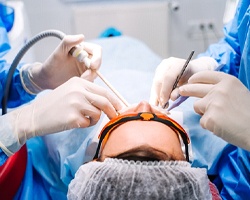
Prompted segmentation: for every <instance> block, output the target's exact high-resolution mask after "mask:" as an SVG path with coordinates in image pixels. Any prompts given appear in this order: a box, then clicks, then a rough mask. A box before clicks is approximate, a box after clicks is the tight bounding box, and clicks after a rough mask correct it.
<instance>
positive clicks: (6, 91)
mask: <svg viewBox="0 0 250 200" xmlns="http://www.w3.org/2000/svg"><path fill="white" fill-rule="evenodd" d="M50 36H53V37H57V38H59V39H61V40H62V39H63V37H64V36H65V34H64V33H63V32H61V31H58V30H47V31H43V32H41V33H39V34H37V35H36V36H34V37H33V38H32V39H30V40H29V41H28V42H27V43H26V44H25V45H24V46H23V47H22V49H21V50H20V51H19V52H18V54H17V55H16V57H15V59H14V60H13V62H12V64H11V66H10V69H9V72H8V75H7V79H6V83H5V87H4V95H3V98H2V115H4V114H6V113H7V103H8V98H9V93H10V91H9V90H10V85H11V80H12V77H13V74H14V72H15V69H16V67H17V66H18V64H19V62H20V60H21V59H22V57H23V56H24V54H25V53H26V52H27V51H28V50H29V49H30V47H32V46H33V45H34V44H35V43H37V42H38V41H40V40H41V39H43V38H45V37H50Z"/></svg>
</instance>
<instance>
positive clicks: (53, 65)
mask: <svg viewBox="0 0 250 200" xmlns="http://www.w3.org/2000/svg"><path fill="white" fill-rule="evenodd" d="M83 40H84V36H83V35H66V36H65V37H64V39H63V40H62V42H61V43H60V44H59V46H58V47H57V48H56V49H55V51H54V52H53V53H52V54H51V56H49V58H48V59H47V60H46V61H45V62H44V63H33V64H27V65H25V66H23V67H22V69H21V73H20V74H21V79H22V83H23V86H24V88H25V89H26V91H27V92H29V93H31V94H37V93H38V92H40V91H42V90H44V89H54V88H56V87H58V86H59V85H61V84H62V83H64V82H65V81H67V80H69V79H70V78H71V77H74V76H78V77H80V76H82V75H83V73H84V72H85V71H86V70H87V67H86V66H85V65H84V63H83V62H79V61H78V60H77V59H76V58H74V57H73V56H72V55H70V54H69V51H70V49H71V48H72V47H74V46H76V45H78V44H79V43H81V46H82V47H83V48H84V50H85V51H86V52H87V53H88V54H89V59H90V68H91V69H99V67H100V65H101V56H102V49H101V47H100V46H99V45H96V44H92V43H87V42H83ZM87 71H88V72H86V73H85V74H84V75H83V76H84V78H86V79H87V80H90V81H93V80H94V78H95V77H96V73H94V72H93V71H92V70H87Z"/></svg>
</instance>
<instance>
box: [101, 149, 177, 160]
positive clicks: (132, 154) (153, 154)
mask: <svg viewBox="0 0 250 200" xmlns="http://www.w3.org/2000/svg"><path fill="white" fill-rule="evenodd" d="M103 157H105V158H106V157H109V158H118V159H123V160H134V161H160V160H165V161H169V160H176V159H175V158H174V156H173V155H170V154H168V153H166V152H163V151H160V150H159V149H155V148H153V147H151V146H149V145H142V146H138V147H135V148H133V149H129V150H127V151H125V152H122V153H119V154H117V155H104V156H101V160H102V158H103Z"/></svg>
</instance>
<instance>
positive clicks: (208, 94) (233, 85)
mask: <svg viewBox="0 0 250 200" xmlns="http://www.w3.org/2000/svg"><path fill="white" fill-rule="evenodd" d="M188 83H189V84H187V85H185V86H181V87H180V88H179V92H180V95H182V96H194V97H199V98H201V99H199V100H198V101H196V102H195V104H194V110H195V112H197V113H198V114H200V115H201V116H202V117H201V119H200V124H201V126H202V127H203V128H205V129H208V130H210V131H212V132H213V133H214V134H216V135H217V136H219V137H221V138H222V139H224V140H226V141H227V142H229V143H231V144H234V145H236V146H239V147H242V148H244V149H246V150H248V151H250V123H249V122H250V112H249V110H250V92H249V90H248V89H247V88H246V87H245V86H244V85H243V84H242V83H241V82H240V81H239V80H238V79H237V78H235V77H234V76H231V75H228V74H225V73H223V72H199V73H197V74H195V75H193V76H192V77H191V78H190V79H189V81H188Z"/></svg>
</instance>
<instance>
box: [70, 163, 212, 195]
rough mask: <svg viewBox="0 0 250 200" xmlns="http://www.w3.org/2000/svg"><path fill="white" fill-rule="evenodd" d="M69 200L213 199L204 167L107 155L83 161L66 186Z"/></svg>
mask: <svg viewBox="0 0 250 200" xmlns="http://www.w3.org/2000/svg"><path fill="white" fill-rule="evenodd" d="M67 197H68V199H69V200H76V199H81V200H83V199H87V200H105V199H114V200H117V199H143V200H147V199H150V200H151V199H185V200H186V199H199V200H200V199H202V200H206V199H212V195H211V192H210V188H209V180H208V177H207V173H206V169H202V168H193V167H191V165H190V163H188V162H186V161H154V162H151V161H149V162H146V161H142V162H141V161H127V160H122V159H116V158H106V159H105V160H104V162H97V161H93V162H89V163H87V164H84V165H82V166H81V167H80V168H79V170H78V171H77V173H76V175H75V178H74V179H73V180H72V181H71V183H70V185H69V189H68V195H67Z"/></svg>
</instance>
